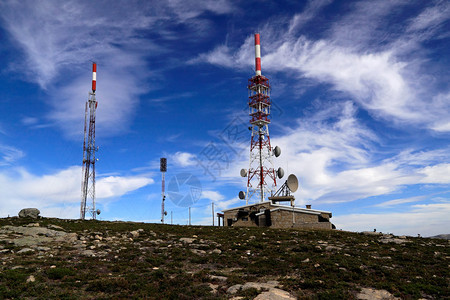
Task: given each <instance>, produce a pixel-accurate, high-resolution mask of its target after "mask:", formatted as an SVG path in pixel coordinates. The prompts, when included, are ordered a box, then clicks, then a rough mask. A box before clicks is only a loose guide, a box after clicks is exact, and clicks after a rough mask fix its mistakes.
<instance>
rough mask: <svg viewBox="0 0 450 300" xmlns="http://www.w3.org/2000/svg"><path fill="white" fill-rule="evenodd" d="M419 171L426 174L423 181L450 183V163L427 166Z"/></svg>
mask: <svg viewBox="0 0 450 300" xmlns="http://www.w3.org/2000/svg"><path fill="white" fill-rule="evenodd" d="M418 172H419V173H420V174H423V175H425V177H424V178H423V179H422V180H421V182H423V183H443V184H449V183H450V163H443V164H438V165H434V166H427V167H425V168H423V169H421V170H419V171H418Z"/></svg>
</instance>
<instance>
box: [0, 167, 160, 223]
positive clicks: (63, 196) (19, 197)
mask: <svg viewBox="0 0 450 300" xmlns="http://www.w3.org/2000/svg"><path fill="white" fill-rule="evenodd" d="M153 182H154V181H153V179H151V178H147V177H144V176H128V177H125V176H123V177H119V176H109V177H104V178H102V177H97V181H96V196H97V199H98V201H99V203H102V202H103V201H106V200H115V199H117V198H118V197H120V196H122V195H124V194H126V193H128V192H131V191H134V190H137V189H139V188H142V187H144V186H146V185H148V184H152V183H153ZM0 189H1V191H2V193H1V194H0V215H2V216H6V215H17V213H18V212H19V210H20V209H22V208H25V207H36V208H38V209H39V210H41V212H42V214H41V215H43V216H45V217H50V216H57V217H62V218H78V216H79V215H78V212H79V203H80V200H81V168H80V167H78V166H73V167H69V168H67V169H64V170H60V171H57V172H55V173H52V174H48V175H42V176H36V175H33V174H31V173H29V172H28V171H27V170H25V169H24V168H16V169H10V170H8V171H3V172H0ZM73 207H78V210H75V209H74V208H73ZM75 211H77V214H75V213H74V212H75ZM56 212H58V213H56ZM64 212H67V213H68V214H65V213H64ZM69 212H70V214H69ZM47 213H48V214H50V213H52V215H48V214H47ZM53 213H54V214H53Z"/></svg>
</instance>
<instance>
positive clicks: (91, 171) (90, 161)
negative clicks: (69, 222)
mask: <svg viewBox="0 0 450 300" xmlns="http://www.w3.org/2000/svg"><path fill="white" fill-rule="evenodd" d="M96 80H97V64H96V63H95V62H94V63H93V64H92V91H91V92H89V99H88V101H86V107H85V114H84V141H83V170H82V180H81V208H80V219H82V220H84V219H85V218H86V213H87V214H88V215H90V216H91V217H92V219H96V215H97V214H100V210H95V162H96V161H97V159H96V158H95V152H97V151H98V147H97V146H95V113H96V110H97V104H98V103H97V100H96V99H95V90H96ZM88 110H89V121H88ZM88 122H89V125H88Z"/></svg>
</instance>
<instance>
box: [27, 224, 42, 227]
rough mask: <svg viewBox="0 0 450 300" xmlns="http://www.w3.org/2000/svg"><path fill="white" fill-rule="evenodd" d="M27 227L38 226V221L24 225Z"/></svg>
mask: <svg viewBox="0 0 450 300" xmlns="http://www.w3.org/2000/svg"><path fill="white" fill-rule="evenodd" d="M26 226H27V227H39V226H40V225H39V223H30V224H27V225H26Z"/></svg>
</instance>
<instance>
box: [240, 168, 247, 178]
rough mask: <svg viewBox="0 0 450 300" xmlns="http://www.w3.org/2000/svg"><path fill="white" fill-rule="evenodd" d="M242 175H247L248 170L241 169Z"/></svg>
mask: <svg viewBox="0 0 450 300" xmlns="http://www.w3.org/2000/svg"><path fill="white" fill-rule="evenodd" d="M241 176H242V177H247V170H246V169H241Z"/></svg>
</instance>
